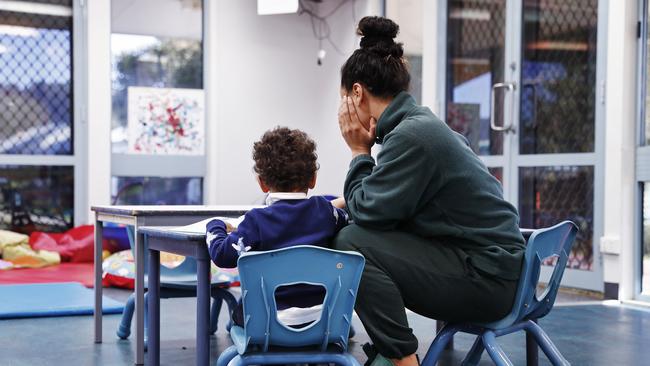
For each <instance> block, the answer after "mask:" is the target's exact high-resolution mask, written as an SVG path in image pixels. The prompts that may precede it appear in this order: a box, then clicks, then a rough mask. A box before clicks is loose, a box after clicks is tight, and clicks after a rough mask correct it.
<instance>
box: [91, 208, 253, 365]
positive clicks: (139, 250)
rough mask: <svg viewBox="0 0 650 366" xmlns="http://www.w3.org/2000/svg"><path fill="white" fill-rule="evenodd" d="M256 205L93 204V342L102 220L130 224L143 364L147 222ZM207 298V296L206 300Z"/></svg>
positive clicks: (237, 212) (98, 330)
mask: <svg viewBox="0 0 650 366" xmlns="http://www.w3.org/2000/svg"><path fill="white" fill-rule="evenodd" d="M254 207H259V206H92V207H91V210H92V211H94V212H95V260H94V262H95V265H94V270H95V281H94V287H95V310H94V320H95V343H102V244H103V241H102V232H103V226H102V225H103V223H104V222H112V223H116V224H123V225H133V227H134V234H135V235H134V239H135V243H134V246H135V250H134V252H135V255H134V262H135V269H136V276H135V324H136V326H135V339H136V348H135V349H136V357H135V364H136V365H143V364H144V286H145V283H144V275H145V273H144V258H145V253H144V245H142V243H144V236H143V234H142V233H141V232H140V228H141V227H143V226H145V225H147V226H179V225H187V224H191V223H194V222H197V221H200V220H204V219H208V218H211V217H214V216H226V217H237V216H241V215H243V214H245V213H246V212H247V211H249V210H250V209H252V208H254ZM208 301H209V300H208Z"/></svg>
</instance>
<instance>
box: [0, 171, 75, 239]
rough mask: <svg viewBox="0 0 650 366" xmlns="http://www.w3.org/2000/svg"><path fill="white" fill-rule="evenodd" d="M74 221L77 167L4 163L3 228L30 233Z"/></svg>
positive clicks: (0, 178) (0, 182)
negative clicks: (9, 164) (75, 170)
mask: <svg viewBox="0 0 650 366" xmlns="http://www.w3.org/2000/svg"><path fill="white" fill-rule="evenodd" d="M73 223H74V167H72V166H0V228H1V229H7V230H11V231H16V232H22V233H26V234H29V233H31V232H33V231H35V230H38V231H47V232H51V231H54V232H57V231H65V230H67V229H70V228H71V227H72V225H73Z"/></svg>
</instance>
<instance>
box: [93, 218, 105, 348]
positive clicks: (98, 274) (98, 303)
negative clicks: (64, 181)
mask: <svg viewBox="0 0 650 366" xmlns="http://www.w3.org/2000/svg"><path fill="white" fill-rule="evenodd" d="M102 225H103V223H102V222H101V221H99V220H98V219H97V214H95V262H94V270H95V282H94V287H95V288H94V290H95V312H94V313H93V316H94V319H95V343H102V290H103V288H102V245H103V243H102V232H103V229H104V228H103V227H102Z"/></svg>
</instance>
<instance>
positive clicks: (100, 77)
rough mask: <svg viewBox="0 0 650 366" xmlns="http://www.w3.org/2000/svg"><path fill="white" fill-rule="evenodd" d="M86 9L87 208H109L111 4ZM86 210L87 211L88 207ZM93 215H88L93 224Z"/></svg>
mask: <svg viewBox="0 0 650 366" xmlns="http://www.w3.org/2000/svg"><path fill="white" fill-rule="evenodd" d="M87 6H88V9H87V17H86V19H87V24H86V32H87V37H88V41H87V48H86V50H84V55H83V57H84V59H85V60H86V62H87V66H86V69H87V72H88V79H87V82H88V85H87V87H86V90H87V91H88V96H87V98H88V99H87V100H88V108H87V114H88V115H87V117H86V121H87V123H88V128H87V130H88V136H87V138H88V140H87V144H88V158H87V159H88V160H87V170H86V171H87V181H86V182H87V183H86V184H84V189H86V190H87V197H88V206H92V205H107V204H110V197H111V196H110V194H111V191H110V182H111V145H110V139H109V136H110V133H111V55H110V49H111V48H110V36H111V20H110V17H109V16H108V15H109V14H110V10H111V9H110V2H108V1H89V2H88V5H87ZM88 209H89V207H88ZM93 218H94V215H93V214H89V215H88V221H89V222H92V220H93Z"/></svg>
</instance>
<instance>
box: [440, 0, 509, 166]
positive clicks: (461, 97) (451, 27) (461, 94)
mask: <svg viewBox="0 0 650 366" xmlns="http://www.w3.org/2000/svg"><path fill="white" fill-rule="evenodd" d="M505 12H506V2H505V0H493V1H486V0H450V1H449V2H448V14H447V16H448V20H447V66H446V67H447V80H446V94H447V96H446V97H447V115H446V119H447V123H448V124H449V126H450V127H451V128H452V129H454V130H455V131H457V132H458V133H461V134H463V135H464V136H465V137H467V139H468V140H469V142H470V146H471V147H472V150H474V152H476V153H477V154H479V155H501V154H503V133H501V132H495V131H493V130H491V129H490V105H489V103H487V102H486V101H489V100H490V92H491V89H492V85H493V84H495V83H499V82H503V69H504V57H505V24H506V22H505ZM502 94H503V93H502V92H500V93H499V95H498V96H497V97H498V98H499V100H501V99H502V98H503V95H502ZM499 104H502V103H497V105H499ZM495 115H496V118H498V119H499V120H501V121H502V120H503V118H502V117H503V108H502V107H497V109H496V110H495Z"/></svg>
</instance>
